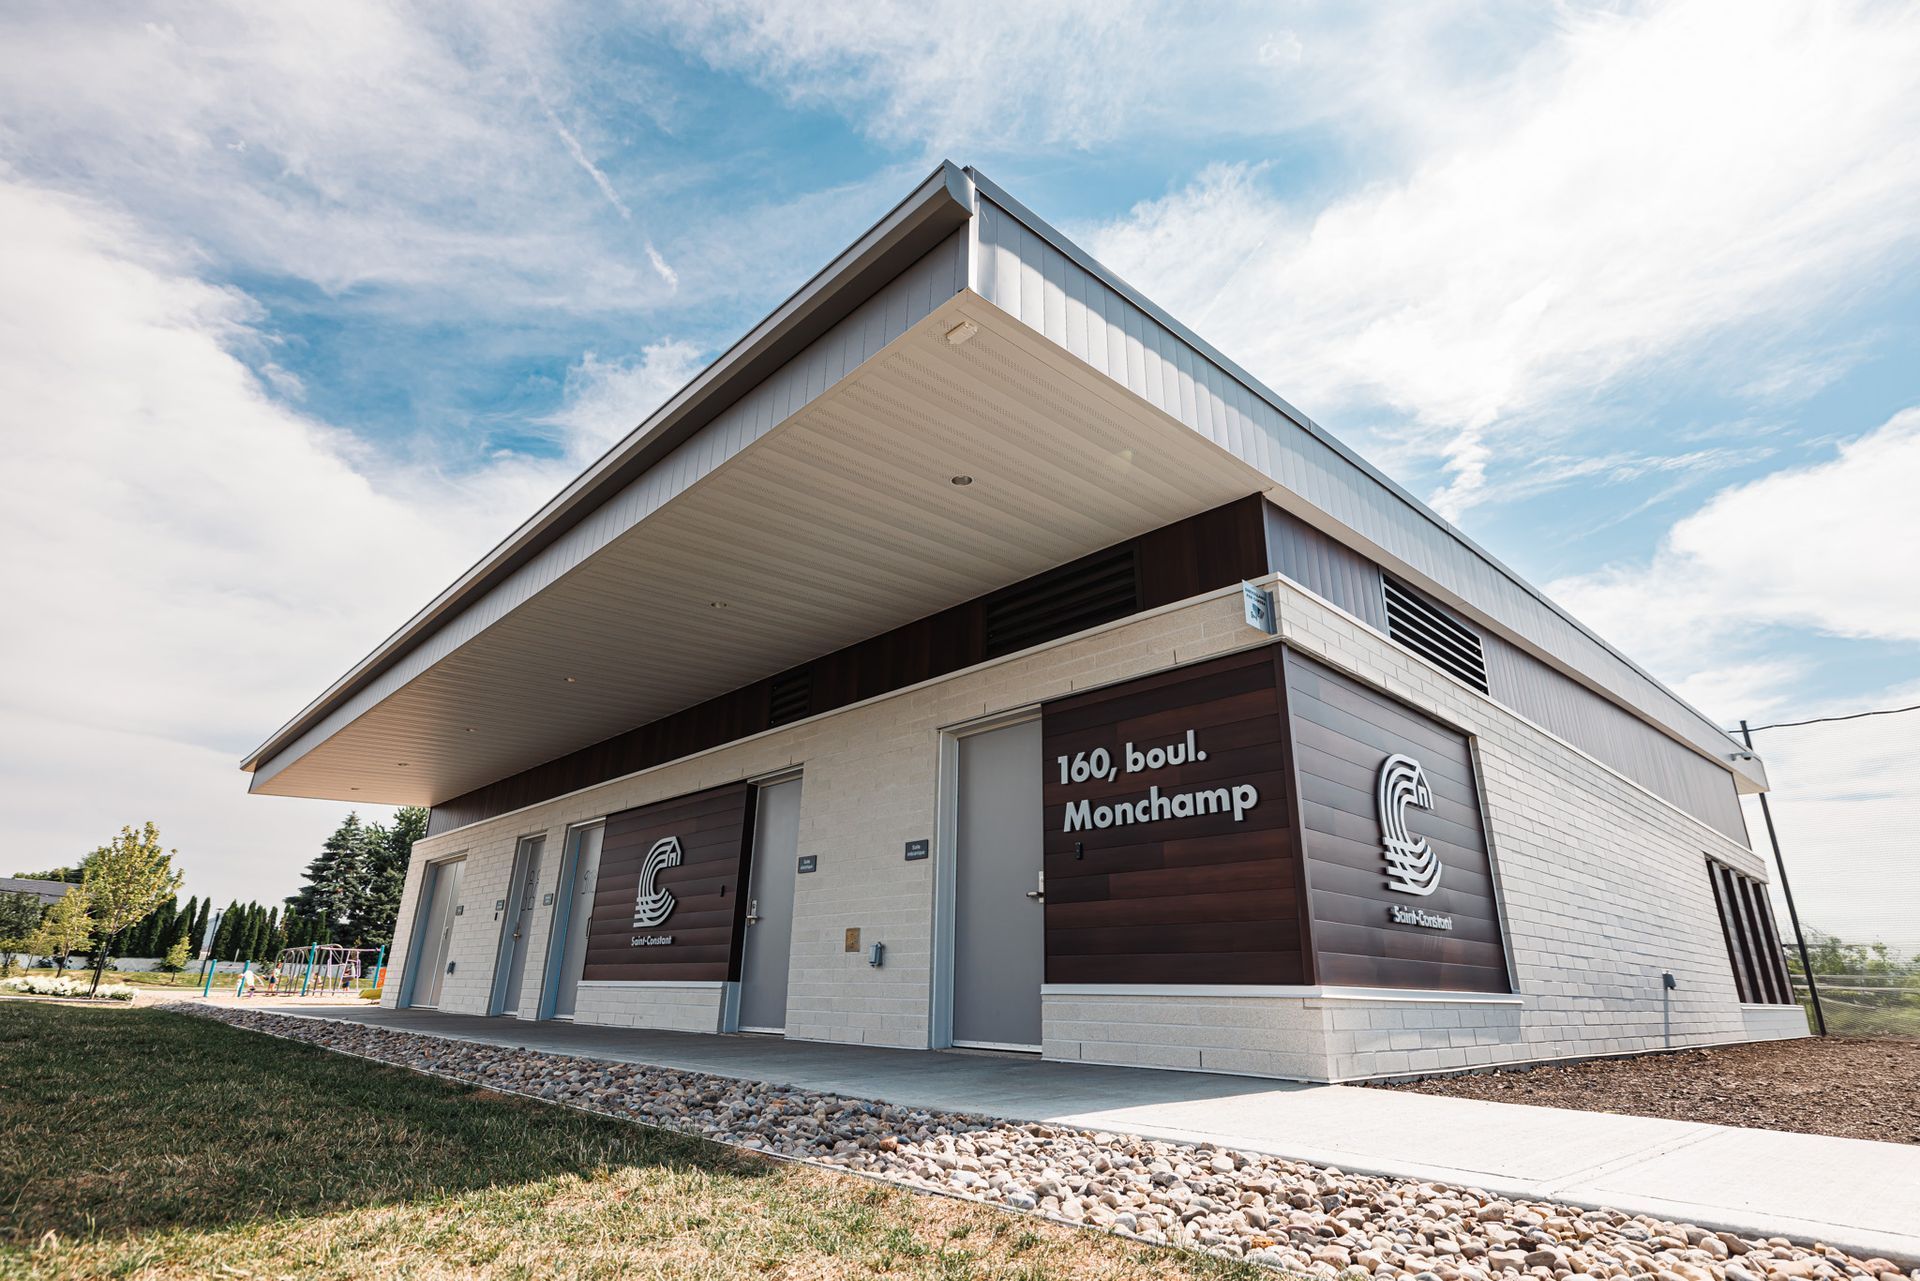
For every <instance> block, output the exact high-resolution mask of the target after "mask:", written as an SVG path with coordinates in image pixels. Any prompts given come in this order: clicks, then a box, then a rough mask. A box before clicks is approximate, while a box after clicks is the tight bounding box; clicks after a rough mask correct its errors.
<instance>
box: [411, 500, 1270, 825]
mask: <svg viewBox="0 0 1920 1281" xmlns="http://www.w3.org/2000/svg"><path fill="white" fill-rule="evenodd" d="M1265 506H1266V500H1265V499H1263V498H1261V497H1260V496H1259V495H1258V494H1254V495H1250V496H1248V497H1246V498H1244V499H1241V500H1239V501H1238V502H1233V503H1228V504H1227V505H1226V506H1224V507H1219V508H1215V509H1214V510H1213V511H1209V512H1202V513H1201V514H1200V515H1198V516H1194V517H1191V518H1189V519H1187V520H1183V521H1179V522H1177V523H1175V524H1172V525H1168V526H1167V527H1165V528H1164V529H1157V530H1154V531H1153V532H1151V533H1148V534H1143V535H1141V536H1140V537H1139V538H1134V539H1130V540H1128V541H1127V542H1126V543H1121V544H1116V547H1115V548H1109V549H1107V550H1106V551H1103V552H1099V553H1095V554H1094V555H1093V556H1090V557H1087V558H1085V560H1086V562H1087V563H1094V562H1098V561H1100V560H1101V558H1102V557H1105V556H1108V555H1109V554H1111V553H1112V552H1113V551H1115V550H1116V549H1119V548H1123V549H1126V550H1127V551H1129V552H1130V553H1131V554H1132V555H1133V557H1134V558H1135V561H1136V568H1137V574H1138V580H1139V587H1138V600H1137V603H1136V608H1138V609H1141V610H1146V609H1155V608H1158V607H1159V606H1161V605H1167V604H1171V603H1173V602H1175V601H1180V600H1186V599H1188V598H1189V597H1192V596H1198V595H1200V594H1201V593H1203V592H1207V591H1212V590H1213V589H1215V588H1219V587H1227V586H1231V585H1232V584H1234V583H1236V582H1239V581H1241V580H1242V579H1249V578H1258V577H1260V576H1261V575H1262V574H1264V573H1265V572H1266V568H1267V558H1266V546H1265V542H1264V530H1263V526H1262V519H1263V516H1262V513H1263V509H1264V508H1265ZM1058 572H1059V571H1058V570H1050V571H1048V574H1043V575H1036V576H1035V577H1034V578H1033V579H1027V580H1023V582H1021V583H1016V584H1012V585H1010V586H1009V587H1006V588H1002V589H1001V590H1000V591H999V592H994V593H989V594H988V595H986V596H982V597H979V598H978V599H975V600H971V601H967V602H965V603H963V604H960V605H956V606H954V607H953V608H951V609H946V610H942V611H941V612H940V613H938V614H933V615H929V616H928V617H926V618H922V619H919V620H917V621H915V622H911V623H908V624H906V625H904V626H902V627H896V628H894V629H893V630H892V631H890V632H885V633H882V634H881V635H879V636H874V637H870V638H869V639H867V640H863V641H860V642H859V643H857V644H854V645H849V646H847V647H846V648H844V649H840V650H836V651H834V652H833V653H831V654H825V655H822V656H821V657H819V658H816V659H814V660H813V661H812V662H810V663H806V664H803V665H801V666H800V667H797V668H793V669H791V670H789V671H787V672H783V673H778V674H777V675H776V676H774V677H770V678H769V679H767V680H762V681H755V682H754V683H753V684H751V685H744V686H742V687H740V688H739V689H736V690H733V691H731V692H729V693H726V694H722V695H720V696H719V697H718V698H712V699H708V700H707V701H706V702H704V703H700V704H697V705H696V706H693V707H689V708H687V709H686V710H685V711H681V712H675V713H674V714H673V715H671V716H666V717H663V718H661V719H660V720H657V721H653V722H651V723H649V724H646V725H642V726H639V727H638V728H636V729H632V730H628V731H627V732H626V733H624V734H619V735H617V736H615V737H613V738H610V739H606V740H604V741H602V742H599V743H595V744H593V745H592V746H590V747H583V748H581V749H580V750H579V751H576V752H571V753H569V754H567V755H565V756H561V757H558V758H556V759H554V760H551V761H548V762H547V763H545V764H544V765H537V766H535V767H533V768H532V769H528V770H522V771H521V772H520V773H518V774H513V775H509V776H508V777H506V778H503V779H500V780H498V781H497V782H493V783H489V784H487V785H486V786H485V787H480V788H476V789H475V790H473V791H471V792H468V793H466V794H464V795H462V796H456V797H453V798H452V799H450V800H446V801H442V802H441V803H440V804H438V805H435V806H434V807H433V814H432V816H431V818H430V819H429V821H428V828H427V830H428V834H429V835H436V836H437V835H439V834H440V833H441V832H450V831H452V830H453V829H455V828H457V827H464V826H466V825H467V824H469V823H477V822H480V821H481V820H482V819H487V818H492V817H493V816H495V815H497V814H504V813H507V812H508V811H509V810H515V809H519V808H521V807H522V806H526V805H533V804H537V803H539V802H540V801H544V800H549V799H551V798H552V797H555V796H561V795H564V794H566V793H567V792H574V791H578V790H580V789H581V788H583V787H591V786H593V785H594V784H596V783H604V782H606V781H607V780H608V779H613V778H619V777H621V776H623V775H626V774H632V773H634V772H636V771H638V770H643V769H649V768H651V767H653V766H655V765H663V764H665V763H667V762H668V761H673V760H678V759H679V758H681V757H683V756H691V755H693V754H694V753H695V752H703V751H706V750H708V749H709V748H714V747H719V746H721V745H722V744H725V743H730V742H733V741H735V740H736V739H742V738H746V737H748V736H750V735H753V734H758V733H760V732H761V731H762V730H766V729H769V728H771V727H772V726H773V724H774V706H773V686H774V684H775V681H776V680H777V681H779V682H781V685H782V689H783V692H785V693H786V694H787V695H788V698H787V699H783V703H782V706H790V705H791V698H792V695H791V685H792V683H794V682H797V681H800V680H804V681H805V682H806V686H807V691H806V692H807V697H806V708H807V713H808V714H809V715H816V714H819V713H821V712H830V711H832V710H834V709H835V708H838V707H846V706H848V705H849V704H852V703H857V702H860V701H861V700H863V699H868V698H873V697H876V696H878V695H881V694H885V693H887V692H889V691H891V690H896V689H903V688H905V687H906V686H909V685H915V684H918V683H919V682H921V681H925V680H932V679H933V678H935V677H937V676H944V675H946V674H948V673H949V672H957V671H959V670H961V669H962V668H966V667H971V666H973V665H974V664H976V663H980V662H983V661H984V660H985V659H986V658H987V657H988V646H987V634H986V610H987V605H988V603H989V602H991V601H992V600H993V599H994V598H995V597H997V596H1003V595H1005V594H1006V593H1010V592H1016V591H1018V590H1019V589H1020V588H1022V587H1024V586H1027V585H1028V584H1031V583H1033V582H1035V581H1036V580H1043V579H1046V578H1047V577H1048V575H1049V574H1056V573H1058ZM1063 617H1064V618H1065V619H1066V622H1067V623H1069V624H1070V623H1072V621H1073V619H1072V617H1071V616H1065V615H1063ZM1071 630H1072V628H1071V627H1069V628H1068V630H1066V631H1058V632H1054V633H1052V635H1047V633H1046V629H1044V628H1043V629H1041V631H1040V632H1039V633H1037V634H1039V635H1042V636H1045V637H1046V638H1047V639H1052V638H1053V637H1055V636H1059V635H1067V634H1070V631H1071Z"/></svg>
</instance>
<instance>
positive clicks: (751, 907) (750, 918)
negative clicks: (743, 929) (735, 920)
mask: <svg viewBox="0 0 1920 1281" xmlns="http://www.w3.org/2000/svg"><path fill="white" fill-rule="evenodd" d="M747 924H748V925H758V924H760V900H759V899H757V898H756V899H749V900H748V901H747Z"/></svg>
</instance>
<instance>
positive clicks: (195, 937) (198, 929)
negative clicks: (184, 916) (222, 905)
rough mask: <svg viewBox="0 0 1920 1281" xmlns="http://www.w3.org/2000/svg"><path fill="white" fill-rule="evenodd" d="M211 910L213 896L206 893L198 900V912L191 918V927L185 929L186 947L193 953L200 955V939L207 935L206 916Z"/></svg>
mask: <svg viewBox="0 0 1920 1281" xmlns="http://www.w3.org/2000/svg"><path fill="white" fill-rule="evenodd" d="M212 912H213V896H212V895H208V896H207V897H206V898H204V899H202V900H201V901H200V914H199V915H198V916H196V917H194V918H193V928H192V929H190V930H188V931H187V947H188V948H189V949H190V950H191V951H192V953H193V955H195V956H198V955H200V943H201V940H203V939H205V938H206V937H207V918H208V916H210V915H211V914H212Z"/></svg>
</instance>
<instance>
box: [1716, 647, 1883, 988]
mask: <svg viewBox="0 0 1920 1281" xmlns="http://www.w3.org/2000/svg"><path fill="white" fill-rule="evenodd" d="M1916 703H1920V682H1908V683H1906V684H1904V685H1901V686H1897V687H1895V688H1892V689H1888V690H1885V691H1879V692H1877V693H1876V694H1874V695H1873V697H1872V698H1871V699H1861V700H1858V701H1857V703H1856V704H1854V705H1851V706H1850V705H1848V704H1842V705H1840V706H1837V707H1835V708H1832V709H1830V710H1832V711H1834V712H1846V711H1849V710H1856V709H1858V710H1865V709H1866V708H1867V707H1868V706H1877V707H1886V706H1912V705H1914V704H1916ZM1754 746H1755V748H1756V750H1757V751H1758V752H1759V754H1760V755H1761V757H1762V758H1764V759H1765V761H1766V763H1767V775H1768V777H1769V778H1770V779H1771V780H1772V782H1773V792H1772V795H1771V796H1770V797H1769V798H1768V799H1769V803H1770V804H1771V805H1772V807H1773V818H1774V823H1775V825H1776V826H1777V828H1778V831H1779V834H1780V846H1781V852H1782V854H1783V856H1784V858H1785V861H1786V864H1787V874H1788V876H1789V877H1790V878H1791V879H1792V881H1793V892H1794V898H1795V901H1796V902H1797V903H1798V905H1799V908H1800V917H1801V920H1802V922H1803V923H1804V924H1806V925H1807V926H1809V927H1811V928H1813V929H1816V930H1819V931H1821V932H1823V933H1827V934H1835V935H1838V936H1839V937H1840V938H1841V939H1843V940H1845V941H1848V942H1856V943H1868V942H1875V941H1878V942H1884V943H1887V944H1888V945H1890V946H1892V947H1895V948H1897V949H1898V950H1900V951H1902V952H1904V953H1908V954H1920V925H1917V924H1916V923H1915V921H1914V919H1913V911H1912V905H1913V904H1914V903H1920V860H1915V859H1914V857H1913V835H1912V834H1913V832H1914V831H1915V830H1920V789H1916V788H1915V787H1914V785H1913V763H1914V761H1915V760H1916V759H1920V712H1906V713H1902V714H1900V715H1895V716H1876V717H1868V718H1864V719H1860V720H1850V721H1838V722H1833V723H1829V724H1824V725H1803V726H1794V727H1790V728H1782V729H1775V730H1762V731H1760V732H1759V733H1758V734H1756V735H1755V736H1754ZM1747 825H1748V830H1750V831H1751V832H1752V833H1753V838H1754V841H1755V843H1756V846H1757V847H1758V848H1760V849H1765V848H1766V839H1767V838H1766V825H1765V821H1764V819H1763V818H1762V816H1761V814H1760V812H1759V805H1758V803H1757V802H1749V803H1748V814H1747ZM1774 901H1775V905H1776V908H1775V911H1776V916H1777V918H1778V919H1779V921H1780V922H1781V926H1782V933H1783V934H1785V932H1786V921H1787V913H1786V909H1785V901H1784V899H1783V898H1782V896H1781V895H1780V893H1779V892H1778V887H1777V886H1776V887H1775V894H1774Z"/></svg>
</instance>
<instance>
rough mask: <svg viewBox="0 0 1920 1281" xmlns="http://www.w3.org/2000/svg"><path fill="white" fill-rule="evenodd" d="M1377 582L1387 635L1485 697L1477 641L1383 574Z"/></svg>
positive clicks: (1446, 615) (1483, 663) (1483, 664)
mask: <svg viewBox="0 0 1920 1281" xmlns="http://www.w3.org/2000/svg"><path fill="white" fill-rule="evenodd" d="M1380 581H1381V585H1382V586H1383V587H1384V588H1385V589H1386V595H1387V635H1389V636H1391V637H1393V639H1394V640H1396V641H1398V642H1400V643H1401V644H1402V645H1405V646H1406V647H1407V648H1408V649H1410V650H1412V651H1413V652H1414V653H1416V654H1418V655H1420V657H1422V658H1424V659H1426V660H1427V661H1428V662H1429V663H1432V664H1433V665H1434V666H1435V667H1438V668H1441V669H1442V670H1444V671H1448V672H1451V673H1453V674H1454V675H1455V676H1458V677H1459V678H1460V679H1461V680H1463V681H1465V682H1466V683H1467V684H1469V685H1471V686H1473V687H1474V688H1475V689H1477V690H1479V691H1480V692H1481V693H1482V694H1484V693H1486V692H1487V660H1486V656H1485V655H1484V654H1482V653H1481V651H1480V638H1479V637H1478V636H1476V635H1475V634H1474V633H1473V632H1472V631H1471V630H1469V629H1468V628H1467V627H1465V626H1463V625H1462V624H1461V623H1459V622H1457V621H1456V620H1455V619H1454V617H1453V616H1452V615H1451V614H1449V613H1447V612H1446V611H1445V610H1443V609H1441V608H1440V607H1439V606H1438V605H1435V604H1434V603H1433V602H1432V601H1429V600H1428V599H1427V598H1426V597H1424V596H1422V595H1420V594H1419V593H1417V592H1415V591H1414V590H1413V588H1411V587H1408V586H1407V585H1406V584H1404V583H1401V582H1399V581H1397V580H1395V579H1394V578H1393V577H1391V576H1390V575H1387V574H1382V575H1381V576H1380Z"/></svg>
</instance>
